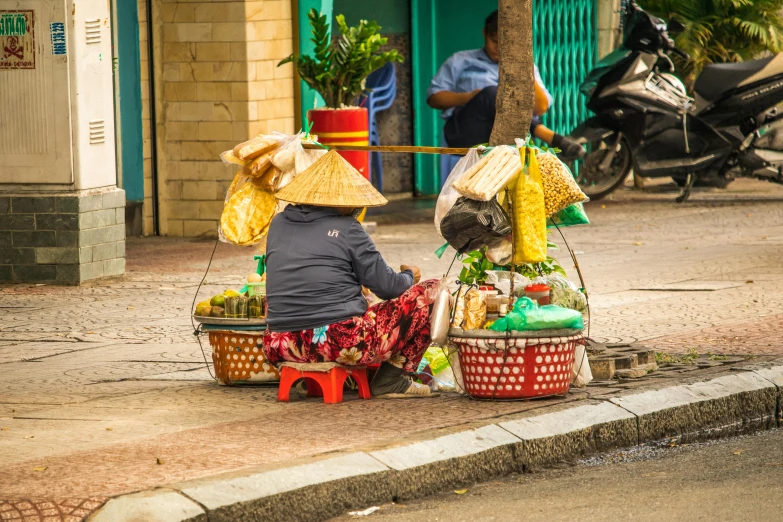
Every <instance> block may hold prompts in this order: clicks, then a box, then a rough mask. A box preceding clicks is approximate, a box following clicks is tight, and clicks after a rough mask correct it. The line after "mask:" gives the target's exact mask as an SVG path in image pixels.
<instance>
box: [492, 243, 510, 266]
mask: <svg viewBox="0 0 783 522" xmlns="http://www.w3.org/2000/svg"><path fill="white" fill-rule="evenodd" d="M511 241H513V237H512V236H506V237H504V238H503V239H501V240H500V241H498V242H496V243H493V244H491V245H489V247H488V248H487V259H489V260H490V261H492V262H493V263H494V264H496V265H501V266H505V265H507V264H509V263H510V262H511V255H512V254H513V253H514V245H513V244H512V243H511Z"/></svg>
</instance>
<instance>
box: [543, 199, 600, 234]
mask: <svg viewBox="0 0 783 522" xmlns="http://www.w3.org/2000/svg"><path fill="white" fill-rule="evenodd" d="M589 224H590V220H589V219H588V218H587V213H586V212H585V206H584V205H583V204H582V203H574V204H573V205H569V206H567V207H566V208H564V209H563V210H561V211H560V212H558V213H557V214H555V215H554V216H551V217H550V218H549V219H547V220H546V226H547V228H554V226H555V225H557V226H559V227H570V226H573V225H589Z"/></svg>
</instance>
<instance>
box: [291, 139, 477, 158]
mask: <svg viewBox="0 0 783 522" xmlns="http://www.w3.org/2000/svg"><path fill="white" fill-rule="evenodd" d="M302 147H303V148H305V149H324V148H328V149H334V150H358V151H367V152H403V153H408V154H456V155H460V156H464V155H465V154H467V153H468V151H469V150H470V149H466V148H461V149H455V148H449V147H418V146H415V145H329V146H326V145H316V144H315V143H307V142H304V143H302Z"/></svg>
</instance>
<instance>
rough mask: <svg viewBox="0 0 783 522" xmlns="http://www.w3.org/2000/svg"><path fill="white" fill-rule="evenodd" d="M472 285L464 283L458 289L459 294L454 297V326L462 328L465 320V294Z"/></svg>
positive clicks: (452, 321)
mask: <svg viewBox="0 0 783 522" xmlns="http://www.w3.org/2000/svg"><path fill="white" fill-rule="evenodd" d="M470 288H471V287H470V285H463V284H462V283H460V287H459V289H458V290H457V296H456V297H455V298H454V316H453V317H452V318H451V327H452V328H461V327H462V322H463V321H464V320H465V294H467V293H468V290H470Z"/></svg>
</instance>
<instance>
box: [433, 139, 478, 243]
mask: <svg viewBox="0 0 783 522" xmlns="http://www.w3.org/2000/svg"><path fill="white" fill-rule="evenodd" d="M478 161H479V151H478V149H470V150H469V151H468V153H467V154H466V155H465V156H464V157H463V158H461V159H460V160H459V161H458V162H457V164H456V165H454V168H453V169H451V173H450V174H449V177H448V178H446V183H444V184H443V188H442V189H441V191H440V195H439V196H438V202H437V204H436V205H435V228H436V229H437V231H438V234H440V223H441V221H443V218H444V217H446V214H448V213H449V210H451V207H453V206H454V203H456V202H457V200H458V199H459V198H460V193H459V192H457V191H456V190H454V187H453V184H454V182H455V181H457V180H458V179H459V178H460V177H461V176H462V175H463V174H465V172H466V171H467V170H468V169H470V168H471V167H472V166H473V165H475V164H476V163H478ZM444 239H445V238H444Z"/></svg>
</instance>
